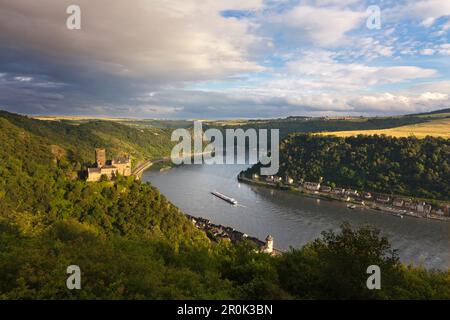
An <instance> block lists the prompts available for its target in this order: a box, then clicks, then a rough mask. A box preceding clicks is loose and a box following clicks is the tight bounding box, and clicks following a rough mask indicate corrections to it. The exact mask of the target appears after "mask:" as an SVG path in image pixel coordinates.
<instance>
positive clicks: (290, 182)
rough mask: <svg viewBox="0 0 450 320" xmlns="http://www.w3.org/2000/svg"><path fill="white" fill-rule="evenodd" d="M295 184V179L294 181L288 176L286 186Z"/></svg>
mask: <svg viewBox="0 0 450 320" xmlns="http://www.w3.org/2000/svg"><path fill="white" fill-rule="evenodd" d="M293 183H294V179H292V178H291V177H289V176H286V184H293Z"/></svg>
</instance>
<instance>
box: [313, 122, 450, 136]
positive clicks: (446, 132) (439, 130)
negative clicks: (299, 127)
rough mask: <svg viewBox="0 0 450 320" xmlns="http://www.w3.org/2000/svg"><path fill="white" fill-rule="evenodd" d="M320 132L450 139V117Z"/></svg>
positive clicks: (345, 134)
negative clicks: (378, 127) (366, 128)
mask: <svg viewBox="0 0 450 320" xmlns="http://www.w3.org/2000/svg"><path fill="white" fill-rule="evenodd" d="M320 134H323V135H335V136H338V137H348V136H355V135H358V134H365V135H374V134H385V135H387V136H393V137H409V136H415V137H417V138H424V137H426V136H433V137H442V138H447V139H450V118H446V119H438V120H432V121H429V122H424V123H419V124H413V125H408V126H401V127H396V128H392V129H382V130H355V131H336V132H321V133H320Z"/></svg>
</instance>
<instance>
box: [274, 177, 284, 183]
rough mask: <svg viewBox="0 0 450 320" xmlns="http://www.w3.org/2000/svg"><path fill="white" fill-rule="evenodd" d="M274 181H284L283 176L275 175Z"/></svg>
mask: <svg viewBox="0 0 450 320" xmlns="http://www.w3.org/2000/svg"><path fill="white" fill-rule="evenodd" d="M273 181H274V182H282V181H283V179H281V177H277V176H275V177H273Z"/></svg>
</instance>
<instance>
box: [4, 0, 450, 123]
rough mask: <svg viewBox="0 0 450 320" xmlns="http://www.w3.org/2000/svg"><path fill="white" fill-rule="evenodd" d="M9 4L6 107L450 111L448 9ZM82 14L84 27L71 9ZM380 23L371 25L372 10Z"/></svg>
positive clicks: (20, 0) (93, 111) (244, 0)
mask: <svg viewBox="0 0 450 320" xmlns="http://www.w3.org/2000/svg"><path fill="white" fill-rule="evenodd" d="M377 2H378V3H374V1H370V0H367V1H366V0H295V1H294V0H292V1H291V0H277V1H275V0H241V1H238V0H220V1H218V0H205V1H199V0H184V1H177V0H136V1H133V2H132V3H126V2H124V1H120V2H119V1H117V2H111V1H107V0H95V1H93V0H70V1H66V0H41V1H33V0H2V2H1V4H0V109H4V110H8V111H11V112H17V113H23V114H32V115H83V116H93V117H126V118H173V119H182V118H186V119H194V118H196V119H198V118H201V119H221V118H273V117H284V116H289V115H311V116H318V115H329V116H332V115H380V116H386V115H396V114H408V113H417V112H427V111H432V110H436V109H443V108H449V107H450V41H449V38H448V36H449V30H450V1H448V0H401V1H394V0H384V1H383V0H381V1H377ZM72 4H76V5H79V6H80V8H81V13H82V18H81V22H82V24H81V30H69V29H67V28H66V19H67V17H68V16H69V15H68V14H66V8H67V7H68V6H69V5H72ZM373 4H377V5H379V7H380V9H381V23H382V25H381V28H380V29H369V28H367V26H366V22H367V19H368V14H367V12H366V10H367V8H368V7H369V6H370V5H373Z"/></svg>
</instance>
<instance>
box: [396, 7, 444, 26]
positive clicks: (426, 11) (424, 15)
mask: <svg viewBox="0 0 450 320" xmlns="http://www.w3.org/2000/svg"><path fill="white" fill-rule="evenodd" d="M397 9H398V11H399V13H400V14H403V15H409V14H411V15H414V16H416V17H418V18H420V19H421V20H422V22H421V24H422V25H423V26H425V27H431V26H432V25H434V23H435V22H436V20H437V19H438V18H440V17H444V16H448V15H450V1H448V0H409V1H408V2H407V4H406V5H401V6H399V7H398V8H397Z"/></svg>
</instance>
